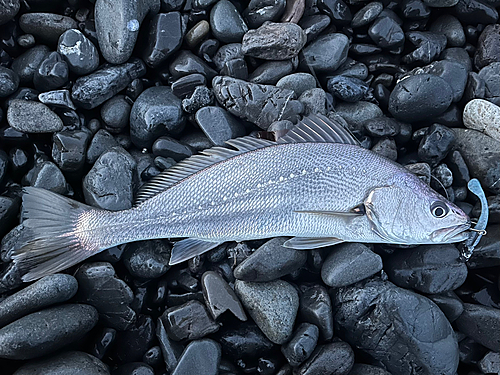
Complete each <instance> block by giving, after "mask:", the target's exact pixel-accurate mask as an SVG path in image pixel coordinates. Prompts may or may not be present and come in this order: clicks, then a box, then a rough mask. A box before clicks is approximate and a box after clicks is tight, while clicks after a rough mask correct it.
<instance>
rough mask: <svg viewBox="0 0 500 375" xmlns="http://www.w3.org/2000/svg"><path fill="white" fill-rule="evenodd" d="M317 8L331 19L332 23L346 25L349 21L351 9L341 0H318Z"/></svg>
mask: <svg viewBox="0 0 500 375" xmlns="http://www.w3.org/2000/svg"><path fill="white" fill-rule="evenodd" d="M318 8H319V9H320V10H321V11H323V12H324V13H326V14H327V15H328V16H329V17H330V18H331V19H332V22H333V24H334V25H337V26H346V25H349V24H350V23H351V20H352V14H351V11H350V9H349V7H348V6H347V4H346V3H345V2H344V1H342V0H319V1H318Z"/></svg>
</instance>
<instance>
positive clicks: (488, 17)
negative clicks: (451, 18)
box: [449, 0, 498, 25]
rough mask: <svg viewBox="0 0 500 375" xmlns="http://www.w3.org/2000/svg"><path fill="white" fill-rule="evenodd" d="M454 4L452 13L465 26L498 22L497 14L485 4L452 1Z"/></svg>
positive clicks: (476, 0) (469, 0) (460, 0)
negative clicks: (453, 12)
mask: <svg viewBox="0 0 500 375" xmlns="http://www.w3.org/2000/svg"><path fill="white" fill-rule="evenodd" d="M449 1H451V0H449ZM454 2H455V3H456V6H455V8H454V11H455V14H456V16H457V18H458V19H459V20H460V21H462V22H464V23H466V24H470V25H477V24H483V25H488V24H490V23H496V22H497V21H498V12H497V11H496V9H495V8H494V7H493V6H491V5H489V4H487V3H486V2H481V1H478V0H458V1H456V0H454Z"/></svg>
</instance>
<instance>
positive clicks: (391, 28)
mask: <svg viewBox="0 0 500 375" xmlns="http://www.w3.org/2000/svg"><path fill="white" fill-rule="evenodd" d="M368 35H369V36H370V38H371V39H372V40H373V41H374V42H375V44H376V45H377V46H379V47H381V48H387V49H392V48H398V47H400V46H402V45H403V43H404V42H405V34H404V32H403V29H401V26H399V24H398V23H397V22H396V21H395V20H394V19H392V18H391V17H387V16H385V17H382V16H380V17H378V18H377V19H376V20H375V22H373V23H372V25H371V26H370V28H369V29H368Z"/></svg>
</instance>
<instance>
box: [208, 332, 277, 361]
mask: <svg viewBox="0 0 500 375" xmlns="http://www.w3.org/2000/svg"><path fill="white" fill-rule="evenodd" d="M218 341H219V342H220V344H221V346H222V352H223V353H224V355H227V356H228V357H230V358H232V359H239V358H244V359H249V358H258V357H259V356H262V355H265V354H266V353H267V352H269V350H271V349H272V348H273V347H274V344H273V343H272V342H271V341H269V340H268V339H267V338H266V336H264V334H263V333H262V331H261V330H260V329H259V328H258V327H257V326H256V325H255V324H254V323H242V324H238V325H237V326H235V327H234V328H229V329H226V330H225V331H221V332H220V334H219V336H218Z"/></svg>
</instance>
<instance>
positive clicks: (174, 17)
mask: <svg viewBox="0 0 500 375" xmlns="http://www.w3.org/2000/svg"><path fill="white" fill-rule="evenodd" d="M184 33H185V26H184V25H183V23H182V18H181V14H180V13H179V12H169V13H160V14H157V15H156V16H154V18H153V19H152V20H151V23H150V25H149V36H148V42H147V45H146V47H145V48H144V52H143V58H144V62H145V63H146V64H147V65H148V66H150V67H152V68H157V67H158V66H160V65H161V64H162V63H163V62H164V61H166V60H167V59H168V58H169V57H170V56H172V54H173V53H174V52H175V51H177V50H178V49H179V48H180V46H181V45H182V40H183V38H184Z"/></svg>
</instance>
